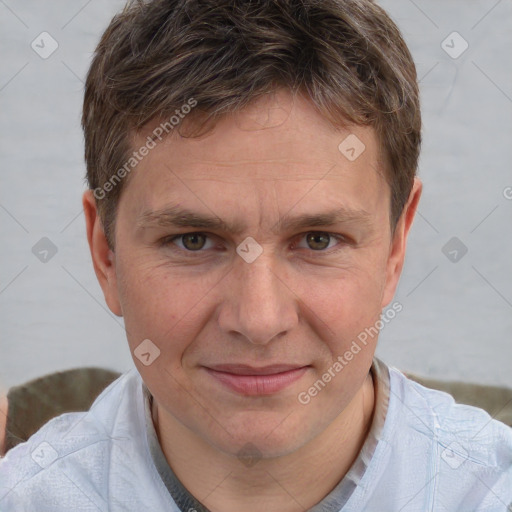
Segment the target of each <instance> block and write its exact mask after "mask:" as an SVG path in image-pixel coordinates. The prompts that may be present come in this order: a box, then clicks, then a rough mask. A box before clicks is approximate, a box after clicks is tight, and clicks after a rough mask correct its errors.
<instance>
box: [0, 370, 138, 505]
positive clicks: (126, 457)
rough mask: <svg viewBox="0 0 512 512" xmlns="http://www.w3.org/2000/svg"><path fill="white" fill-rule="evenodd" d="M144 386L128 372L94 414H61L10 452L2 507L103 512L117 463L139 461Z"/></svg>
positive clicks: (2, 467) (0, 485)
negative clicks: (139, 396)
mask: <svg viewBox="0 0 512 512" xmlns="http://www.w3.org/2000/svg"><path fill="white" fill-rule="evenodd" d="M140 384H141V380H140V376H139V375H138V373H136V372H134V371H131V372H127V373H125V374H123V375H122V376H121V377H119V378H118V379H117V380H116V381H114V382H113V383H112V384H111V385H110V386H108V387H107V388H106V389H105V390H104V391H103V392H102V393H101V394H100V395H99V396H98V397H97V399H96V400H95V402H94V403H93V405H92V406H91V408H90V410H89V411H87V412H81V413H67V414H63V415H61V416H58V417H56V418H54V419H52V420H51V421H49V422H48V423H46V424H45V425H44V426H43V427H42V428H41V429H40V430H38V431H37V432H36V433H35V434H34V435H33V436H32V437H30V438H29V440H28V441H27V442H26V443H22V444H20V445H18V446H16V447H15V448H13V449H12V450H10V451H9V452H8V453H7V455H6V457H5V458H3V459H2V460H1V461H0V509H1V510H2V511H3V510H6V511H10V510H19V508H18V507H19V506H20V505H21V504H23V505H24V506H25V507H27V506H29V507H30V506H32V507H35V508H34V509H36V508H37V509H44V510H46V509H48V510H50V509H51V510H73V509H77V504H80V507H82V504H83V507H84V508H80V510H89V508H90V509H91V510H98V509H99V510H104V509H105V499H106V497H107V496H108V485H109V477H110V466H111V463H112V460H113V459H115V460H120V461H123V463H124V464H127V465H128V466H129V465H130V464H131V463H135V462H136V460H137V458H139V459H140V449H139V450H138V451H137V450H133V445H134V444H135V446H138V445H140V444H141V443H140V442H139V443H134V438H137V437H139V438H140V437H141V428H140V421H139V420H138V414H139V413H140V407H141V404H140V403H138V400H137V390H138V389H139V388H140ZM130 442H131V446H132V449H125V447H126V445H127V443H130ZM137 463H138V464H139V465H140V460H137ZM43 491H44V492H43ZM43 502H44V503H45V506H46V507H48V508H45V506H43V505H42V503H43ZM88 507H89V508H88Z"/></svg>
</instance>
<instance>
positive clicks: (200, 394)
mask: <svg viewBox="0 0 512 512" xmlns="http://www.w3.org/2000/svg"><path fill="white" fill-rule="evenodd" d="M276 105H281V106H282V107H284V110H281V109H279V108H276ZM265 123H266V127H264V128H262V127H261V126H262V125H265ZM258 128H259V129H258ZM351 134H352V135H355V136H357V138H358V139H359V140H360V141H361V142H363V143H364V145H365V149H364V151H363V152H362V154H361V155H360V156H359V157H358V158H356V159H355V160H353V158H352V157H353V155H352V153H353V152H352V151H350V148H348V152H347V148H344V146H343V145H342V149H343V148H344V151H343V152H342V151H341V150H340V149H339V148H338V146H339V145H340V143H341V142H342V141H344V139H346V137H347V136H349V135H351ZM146 135H147V134H143V136H141V139H140V142H141V144H142V143H143V141H144V140H145V136H146ZM354 140H355V139H353V138H352V139H349V141H352V142H353V141H354ZM141 144H139V143H138V142H136V143H135V147H134V149H135V148H137V147H139V146H140V145H141ZM352 145H353V144H352ZM361 147H362V146H361ZM358 149H360V146H358V147H357V148H356V151H357V150H358ZM347 155H348V156H350V157H351V158H350V159H349V158H347ZM351 160H353V161H351ZM166 210H167V211H168V215H165V211H166ZM182 210H183V211H185V210H186V211H187V212H189V213H192V214H195V215H196V216H197V217H212V218H213V219H216V220H222V221H223V222H224V223H225V224H226V226H225V227H224V226H214V225H212V224H210V225H208V227H204V226H203V227H202V228H197V227H194V226H193V225H192V223H190V224H187V225H185V226H177V225H173V224H172V222H171V221H172V220H173V215H172V213H174V214H176V213H177V212H181V211H182ZM389 211H390V191H389V187H388V185H387V184H386V182H385V179H384V177H383V170H382V168H381V164H380V162H379V152H378V147H377V139H376V136H375V134H374V131H373V129H371V128H367V127H351V128H349V129H346V130H343V131H336V130H333V129H332V128H331V127H330V126H329V125H328V124H327V122H326V121H325V120H324V119H323V118H322V117H321V116H320V115H319V114H318V113H317V112H316V110H314V107H313V106H312V105H311V104H310V103H309V102H308V101H307V100H305V99H304V98H302V97H296V98H295V99H292V98H291V96H290V95H289V94H288V93H287V92H280V93H279V94H278V95H277V96H276V98H275V99H274V100H273V102H272V101H271V102H270V103H269V100H262V101H260V102H259V103H256V104H254V105H253V106H252V107H251V109H250V110H246V111H242V112H241V113H240V114H238V115H237V116H234V117H229V118H227V117H226V118H223V119H222V120H221V121H220V122H219V123H218V124H217V126H216V128H215V129H214V131H213V132H211V133H210V134H208V135H207V136H206V137H201V138H199V139H198V138H189V139H177V138H176V137H172V138H171V137H169V138H168V139H166V140H164V142H161V143H159V144H158V145H157V147H156V148H154V149H153V150H152V151H150V153H149V155H148V156H146V157H145V158H144V159H143V160H142V161H141V162H140V163H139V164H138V167H137V168H136V169H135V170H134V171H133V174H132V176H131V177H130V182H129V183H128V184H127V187H126V189H125V190H124V191H123V194H122V197H121V200H120V203H119V209H118V213H117V218H116V219H117V220H116V245H115V247H116V249H115V256H114V257H113V265H112V273H111V275H110V278H109V279H108V283H105V284H104V285H103V286H104V290H106V295H107V296H108V297H107V301H108V303H109V306H110V307H111V309H112V310H113V311H115V312H117V313H119V312H121V311H122V315H123V316H124V319H125V325H126V330H127V336H128V341H129V345H130V349H131V351H132V354H133V353H134V351H135V353H136V354H137V353H138V354H139V357H140V355H141V354H140V352H141V350H140V349H139V351H137V350H136V349H137V347H138V346H139V345H140V344H141V343H142V342H143V340H151V344H149V345H142V347H145V350H144V351H142V352H144V353H145V354H146V355H144V356H143V357H142V358H141V359H142V360H143V361H144V362H146V363H148V362H149V363H150V364H148V365H145V364H143V363H142V362H141V360H140V359H139V357H136V356H134V361H135V363H136V365H137V367H138V369H139V371H140V373H141V375H142V378H143V379H144V381H145V383H146V384H147V386H148V388H149V389H150V391H151V393H152V395H153V396H154V399H155V401H156V403H157V404H158V410H159V417H160V418H166V421H171V422H179V423H180V424H181V425H184V426H185V427H186V428H188V429H189V430H190V431H191V432H193V433H194V434H195V435H196V436H198V437H199V438H200V439H202V440H203V441H205V442H207V443H209V444H210V445H213V446H215V447H217V448H218V449H220V450H222V451H224V452H228V453H233V454H234V453H237V452H238V451H239V450H240V448H241V447H243V446H244V445H245V444H246V443H248V442H251V443H252V444H254V445H256V446H257V447H258V449H259V450H260V451H261V452H262V454H264V455H267V456H270V455H279V454H284V453H289V452H291V451H293V450H295V449H297V448H298V447H300V446H302V445H304V444H305V443H306V442H307V441H308V440H310V439H313V438H314V437H316V436H317V435H319V434H320V433H321V432H322V431H323V430H324V429H326V427H327V426H328V425H330V424H331V423H332V422H334V420H335V419H336V417H338V415H339V414H340V413H341V412H342V411H343V410H344V409H345V408H346V407H347V405H348V404H349V403H350V401H351V400H352V399H353V397H354V396H355V394H356V393H357V391H358V390H359V388H360V387H361V385H362V383H363V382H364V380H365V378H366V377H367V374H368V369H369V367H370V365H371V361H372V357H373V354H374V350H375V344H376V341H377V340H376V337H374V338H373V339H372V338H371V337H370V338H369V339H368V342H367V344H366V346H365V345H363V344H361V343H359V345H360V346H361V350H360V351H359V352H358V353H357V354H356V355H354V357H353V359H352V360H351V361H349V362H348V363H347V364H346V365H344V367H343V369H342V370H341V371H338V372H336V371H334V372H333V370H332V368H333V364H334V363H335V361H337V360H338V359H337V358H338V356H343V354H344V353H345V352H346V351H347V350H349V348H350V346H351V344H352V342H353V341H354V340H356V338H357V336H358V335H359V334H360V333H361V332H363V331H364V330H365V328H368V327H371V326H374V325H375V323H376V321H377V320H378V319H379V317H380V313H381V310H382V308H383V307H385V306H386V305H387V304H388V303H389V302H390V300H391V298H392V296H393V293H394V290H395V287H396V283H397V279H398V275H399V273H400V269H401V264H402V259H403V244H402V238H403V237H402V235H401V233H402V232H403V229H402V230H401V229H399V230H398V235H397V236H396V237H395V239H396V238H397V237H398V241H396V242H394V243H393V240H392V237H391V230H390V225H389ZM332 212H337V218H336V219H334V220H333V222H332V223H326V222H325V219H324V220H322V221H321V222H322V223H321V224H317V223H315V222H314V221H313V220H312V219H309V220H308V219H307V217H310V216H311V217H313V216H319V215H330V214H331V213H332ZM179 218H181V219H184V218H185V217H183V216H180V215H178V219H179ZM297 219H299V220H302V221H304V222H303V223H302V224H301V225H298V224H297V225H294V221H295V220H297ZM187 222H189V221H187ZM232 226H234V227H235V228H236V230H235V231H232V230H231V228H232ZM190 233H195V236H194V235H190ZM183 235H187V236H183ZM248 237H250V239H249V240H246V239H247V238H248ZM237 248H238V252H237ZM260 251H261V254H260ZM117 310H119V311H117ZM145 343H146V344H147V343H148V342H145ZM153 345H154V346H156V347H158V349H159V351H160V354H159V355H158V357H156V358H155V359H154V360H153V358H154V357H155V355H156V354H157V352H156V351H154V349H153V348H151V347H153ZM148 347H149V350H148ZM148 353H149V354H150V355H149V356H148V355H147V354H148ZM219 365H246V366H248V367H252V368H253V369H259V370H261V369H262V368H263V367H267V366H270V365H291V367H293V368H302V370H300V371H298V370H296V371H291V372H288V374H287V377H286V376H283V375H281V376H278V377H273V378H272V377H268V376H267V377H263V376H261V375H260V376H256V377H254V376H253V377H248V376H247V375H245V376H240V375H238V376H236V375H233V373H235V374H236V373H239V372H240V371H241V370H240V369H238V370H237V369H236V368H231V369H228V371H227V372H223V371H217V372H215V371H211V370H212V369H213V368H214V367H217V370H219ZM329 368H331V377H332V373H334V375H335V376H334V377H332V378H331V379H330V382H328V383H327V384H326V385H325V386H324V387H323V388H322V389H321V391H319V392H318V393H317V394H316V396H314V397H312V398H311V400H310V401H309V403H307V404H304V403H301V401H300V400H299V398H298V397H299V395H300V394H301V393H302V395H301V396H304V392H307V391H308V389H309V388H310V387H311V386H312V385H313V384H314V383H315V382H316V381H318V380H319V379H322V375H323V374H324V373H325V372H326V371H328V369H329ZM338 368H339V367H338ZM245 370H246V373H247V372H249V373H256V372H255V371H252V370H250V369H249V370H247V368H246V369H245ZM275 371H276V369H275V368H274V369H273V370H263V373H267V374H268V373H275ZM324 382H325V380H324ZM303 402H304V400H303Z"/></svg>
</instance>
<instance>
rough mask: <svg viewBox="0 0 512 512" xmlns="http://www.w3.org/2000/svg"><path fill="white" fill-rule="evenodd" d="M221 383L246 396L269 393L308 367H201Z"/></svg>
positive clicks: (302, 372) (289, 382) (301, 374)
mask: <svg viewBox="0 0 512 512" xmlns="http://www.w3.org/2000/svg"><path fill="white" fill-rule="evenodd" d="M203 368H204V369H205V370H206V371H207V372H208V374H209V375H210V376H211V377H213V378H214V379H215V380H216V381H217V382H218V383H220V384H221V385H223V386H225V387H228V388H229V389H231V390H232V391H235V392H237V393H240V394H242V395H247V396H256V395H271V394H273V393H277V392H278V391H281V390H282V389H284V388H286V387H288V386H289V385H291V384H292V383H293V382H296V381H297V380H299V379H300V378H301V377H302V376H303V375H304V374H305V373H306V372H307V370H308V369H309V368H310V366H309V365H308V366H300V365H289V364H287V365H283V364H277V365H271V366H264V367H260V368H256V367H252V366H247V365H242V364H223V365H215V366H211V367H206V366H205V367H203Z"/></svg>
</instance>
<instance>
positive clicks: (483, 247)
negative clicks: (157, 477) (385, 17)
mask: <svg viewBox="0 0 512 512" xmlns="http://www.w3.org/2000/svg"><path fill="white" fill-rule="evenodd" d="M123 3H124V2H122V1H120V0H108V1H107V0H89V1H86V0H80V1H79V0H73V1H70V0H52V1H51V2H50V1H46V2H38V1H36V0H0V56H1V59H2V65H1V66H0V159H1V160H0V161H1V170H0V176H1V185H0V237H1V247H2V251H1V252H0V254H1V265H0V308H1V310H0V311H1V313H0V315H1V316H0V325H1V338H0V388H2V387H3V388H7V387H8V386H11V385H15V384H19V383H21V382H23V381H26V380H28V379H30V378H33V377H36V376H39V375H42V374H45V373H48V372H51V371H54V370H59V369H65V368H70V367H76V366H83V365H91V366H101V367H107V368H113V369H117V370H120V371H122V370H125V369H127V368H129V367H131V366H132V364H133V363H132V362H131V357H130V354H129V351H128V348H127V343H126V339H125V333H124V328H123V324H122V321H120V320H119V319H117V318H116V317H114V316H113V315H112V314H110V312H109V311H108V309H107V307H106V305H105V303H104V299H103V296H102V293H101V290H100V287H99V285H98V283H97V281H96V277H95V275H94V272H93V269H92V264H91V261H90V256H89V249H88V246H87V241H86V237H85V224H84V217H83V213H82V208H81V194H82V191H83V190H84V189H85V185H84V180H83V176H84V172H85V166H84V163H83V157H82V154H83V147H82V134H81V131H80V126H79V119H80V113H81V103H82V93H83V83H82V81H83V77H84V76H85V73H86V71H87V68H88V65H89V62H90V58H91V54H92V52H93V50H94V48H95V45H96V43H97V41H98V39H99V36H100V34H101V32H102V31H103V30H104V29H105V28H106V26H107V24H108V22H109V21H110V19H111V17H112V15H113V14H114V13H115V12H116V11H117V10H118V9H119V8H120V7H121V6H122V5H123ZM381 5H383V7H385V8H386V9H387V10H388V11H389V12H390V14H391V15H392V16H393V18H394V19H395V20H396V22H397V23H398V25H399V27H400V28H401V29H402V31H403V34H404V36H405V38H406V40H407V42H408V44H409V46H410V48H411V51H412V53H413V55H414V58H415V61H416V63H417V67H418V73H419V76H420V77H421V90H422V103H423V119H424V132H423V135H424V145H423V154H422V158H421V163H420V171H419V174H420V177H421V178H422V180H423V182H424V195H423V198H422V201H421V205H420V214H419V216H418V218H417V219H416V221H415V224H414V226H413V230H412V234H411V237H410V242H409V252H408V259H407V262H406V266H405V269H404V273H403V277H402V281H401V284H400V287H399V289H398V292H397V296H396V300H399V301H400V302H401V303H402V304H403V307H404V308H403V311H402V312H401V313H400V314H399V315H398V316H397V317H396V319H395V320H393V322H392V323H390V324H389V325H387V326H386V327H385V329H384V330H383V332H382V334H381V339H380V342H379V348H378V351H377V354H378V355H379V356H380V357H381V358H382V359H384V360H385V361H386V362H388V363H389V364H391V365H393V366H396V367H398V368H400V369H403V370H408V371H412V372H416V373H418V374H422V375H429V376H433V377H437V378H442V379H461V380H465V381H476V382H483V383H493V384H502V385H508V386H511V387H512V343H511V341H512V340H511V337H512V336H511V332H512V170H511V167H512V163H511V162H512V139H511V136H512V115H511V114H512V62H511V60H510V55H511V50H512V0H429V1H426V0H414V1H413V0H384V1H382V2H381ZM43 31H46V32H48V33H49V34H51V36H52V37H53V38H54V39H55V40H56V41H57V43H58V48H57V50H56V51H55V52H54V53H53V54H52V55H51V56H50V57H48V58H47V59H42V58H41V57H40V56H39V55H38V54H37V53H36V52H35V51H34V50H33V49H32V48H31V42H32V41H33V40H36V42H38V41H40V38H37V36H39V34H41V32H43ZM454 31H457V32H458V33H459V34H460V35H461V36H462V38H464V40H465V41H467V44H468V45H469V46H468V48H467V50H466V51H465V52H464V53H462V55H460V56H459V57H458V58H457V59H454V58H452V57H451V56H449V55H448V54H447V53H446V52H445V50H444V49H443V48H442V46H441V44H442V41H443V40H445V39H446V38H447V36H449V35H450V34H451V33H452V32H454ZM36 38H37V39H36ZM39 44H40V46H41V43H40V42H39ZM463 45H464V41H463V40H462V39H459V38H458V36H450V37H449V38H448V39H447V40H446V42H445V43H444V46H445V48H446V49H447V50H448V51H449V52H451V53H452V54H454V53H455V54H457V53H459V52H460V51H461V50H462V49H463V47H464V46H463ZM450 47H451V48H450ZM50 48H51V46H50V40H49V39H46V42H45V48H44V49H43V48H39V51H40V52H43V51H48V50H49V49H50ZM43 237H47V238H49V239H50V240H51V241H52V242H53V244H55V246H56V248H57V253H56V254H55V255H54V256H53V257H51V258H49V259H48V261H47V262H46V263H43V262H41V261H40V260H39V259H38V258H37V257H36V256H35V255H34V254H33V252H32V248H33V246H34V245H35V244H36V243H37V242H38V241H39V240H40V239H41V238H43ZM452 237H457V238H458V239H459V240H460V242H461V243H463V244H464V246H465V247H466V248H467V253H466V254H465V255H464V256H463V257H462V258H461V257H460V255H461V254H462V253H461V252H460V247H459V248H458V249H457V248H456V250H459V252H458V258H459V259H458V261H456V262H452V261H450V260H449V259H448V257H447V256H445V254H444V253H443V247H444V246H445V244H446V243H447V242H448V241H449V240H450V239H451V238H452ZM454 247H455V246H454ZM454 247H449V248H448V250H445V252H447V253H448V252H449V251H451V250H453V249H454ZM461 247H462V246H461ZM50 255H51V254H50ZM50 255H49V256H50ZM449 256H450V255H449ZM453 256H454V254H453V253H452V255H451V257H453Z"/></svg>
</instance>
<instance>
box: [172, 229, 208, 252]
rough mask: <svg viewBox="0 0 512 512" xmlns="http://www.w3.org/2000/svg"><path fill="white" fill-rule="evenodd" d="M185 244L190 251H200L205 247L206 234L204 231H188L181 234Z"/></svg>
mask: <svg viewBox="0 0 512 512" xmlns="http://www.w3.org/2000/svg"><path fill="white" fill-rule="evenodd" d="M179 238H181V240H182V241H183V246H184V247H185V248H186V249H188V250H189V251H198V250H200V249H202V248H203V247H204V244H205V243H206V238H207V237H206V236H205V235H204V234H203V233H186V234H184V235H180V237H179Z"/></svg>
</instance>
